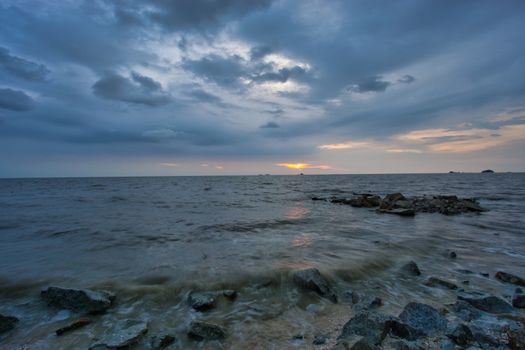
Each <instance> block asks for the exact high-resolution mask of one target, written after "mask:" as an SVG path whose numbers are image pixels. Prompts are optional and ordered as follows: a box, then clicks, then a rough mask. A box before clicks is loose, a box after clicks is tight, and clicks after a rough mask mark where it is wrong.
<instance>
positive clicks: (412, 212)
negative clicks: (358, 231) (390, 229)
mask: <svg viewBox="0 0 525 350" xmlns="http://www.w3.org/2000/svg"><path fill="white" fill-rule="evenodd" d="M377 212H378V213H382V214H394V215H399V216H414V215H416V212H415V210H413V209H377Z"/></svg>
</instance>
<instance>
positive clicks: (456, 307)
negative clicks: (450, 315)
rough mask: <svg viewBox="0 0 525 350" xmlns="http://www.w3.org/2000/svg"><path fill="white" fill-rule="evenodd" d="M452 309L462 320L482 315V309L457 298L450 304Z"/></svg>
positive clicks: (473, 318) (470, 319)
mask: <svg viewBox="0 0 525 350" xmlns="http://www.w3.org/2000/svg"><path fill="white" fill-rule="evenodd" d="M450 308H451V309H452V311H453V312H454V313H455V314H456V316H458V317H459V318H460V319H462V320H463V321H468V322H470V321H472V320H476V319H478V318H480V317H482V316H483V315H484V313H483V312H482V311H480V310H479V309H477V308H475V307H474V306H472V305H470V304H469V303H467V302H466V301H463V300H458V301H456V302H455V303H454V304H452V305H450Z"/></svg>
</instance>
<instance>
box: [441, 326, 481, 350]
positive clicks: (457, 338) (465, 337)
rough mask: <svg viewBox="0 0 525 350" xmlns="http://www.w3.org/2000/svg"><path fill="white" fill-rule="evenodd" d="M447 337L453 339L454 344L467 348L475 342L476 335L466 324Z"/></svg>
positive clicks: (457, 327) (453, 330) (456, 328)
mask: <svg viewBox="0 0 525 350" xmlns="http://www.w3.org/2000/svg"><path fill="white" fill-rule="evenodd" d="M447 337H449V338H450V339H452V341H453V342H454V343H456V344H457V345H459V346H463V347H465V346H467V345H469V344H470V343H471V342H473V341H474V335H473V334H472V331H471V330H470V328H469V327H468V326H467V325H465V324H459V325H457V326H456V327H454V329H452V330H451V331H450V332H448V333H447Z"/></svg>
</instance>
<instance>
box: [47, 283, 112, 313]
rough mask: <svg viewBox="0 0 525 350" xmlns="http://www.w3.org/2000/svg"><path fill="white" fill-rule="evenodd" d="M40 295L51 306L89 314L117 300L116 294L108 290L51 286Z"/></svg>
mask: <svg viewBox="0 0 525 350" xmlns="http://www.w3.org/2000/svg"><path fill="white" fill-rule="evenodd" d="M40 295H41V296H42V298H43V299H44V300H46V301H47V303H48V305H50V306H53V307H57V308H61V309H67V310H71V311H73V312H80V313H88V314H97V313H101V312H104V311H106V310H107V309H108V308H109V307H111V305H112V304H113V302H114V300H115V295H114V294H112V293H110V292H106V291H92V290H89V289H67V288H61V287H49V288H47V289H46V290H43V291H42V292H41V293H40Z"/></svg>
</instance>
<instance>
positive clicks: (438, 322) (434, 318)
mask: <svg viewBox="0 0 525 350" xmlns="http://www.w3.org/2000/svg"><path fill="white" fill-rule="evenodd" d="M399 318H400V319H401V320H402V321H403V322H404V323H405V324H407V325H408V326H410V327H412V328H414V329H416V330H418V331H420V332H423V333H425V334H428V335H432V334H436V333H439V332H443V331H445V330H446V328H447V323H448V321H447V319H446V318H445V317H443V316H442V315H441V314H440V313H439V312H438V311H437V310H436V309H434V308H433V307H432V306H430V305H426V304H421V303H415V302H412V303H409V304H407V305H406V306H405V308H404V309H403V312H401V314H400V315H399Z"/></svg>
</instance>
